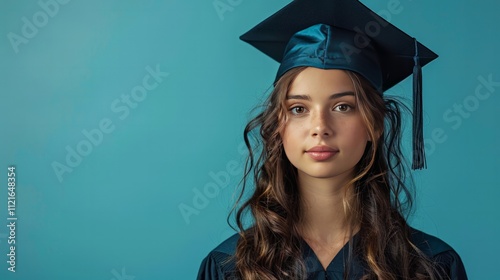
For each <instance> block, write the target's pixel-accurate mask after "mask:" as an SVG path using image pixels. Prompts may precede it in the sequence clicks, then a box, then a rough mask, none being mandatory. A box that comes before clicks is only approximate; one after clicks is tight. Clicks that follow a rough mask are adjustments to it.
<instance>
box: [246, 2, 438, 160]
mask: <svg viewBox="0 0 500 280" xmlns="http://www.w3.org/2000/svg"><path fill="white" fill-rule="evenodd" d="M240 39H241V40H243V41H245V42H247V43H249V44H251V45H253V46H254V47H256V48H257V49H258V50H260V51H261V52H263V53H265V54H266V55H268V56H269V57H271V58H272V59H274V60H276V61H277V62H279V63H280V67H279V69H278V73H277V75H276V80H275V81H277V80H278V79H279V78H280V77H281V76H282V75H283V74H284V73H286V72H287V71H288V70H290V69H292V68H295V67H299V66H310V67H316V68H320V69H344V70H350V71H353V72H356V73H358V74H360V75H362V76H363V77H364V78H366V79H367V80H368V81H369V82H370V83H371V84H372V85H373V86H374V88H376V89H377V90H378V91H379V92H380V93H383V92H385V91H386V90H388V89H390V88H391V87H393V86H394V85H396V84H397V83H399V82H401V81H402V80H404V79H405V78H407V77H408V76H410V75H411V74H413V114H414V116H413V164H412V168H413V169H421V168H424V167H425V166H426V163H425V150H424V143H423V127H422V74H421V67H422V66H424V65H426V64H427V63H429V62H430V61H432V60H434V59H435V58H437V55H436V54H435V53H434V52H432V51H431V50H429V49H428V48H427V47H425V46H424V45H422V44H421V43H419V42H418V41H417V40H416V39H415V38H413V37H410V36H409V35H407V34H406V33H405V32H403V31H402V30H400V29H399V28H397V27H396V26H394V25H392V24H391V23H389V22H388V21H386V20H385V19H384V18H382V17H380V16H378V15H377V14H375V13H374V12H373V11H372V10H370V9H369V8H367V7H366V6H365V5H363V4H362V3H361V2H359V1H358V0H295V1H292V2H291V3H290V4H288V5H287V6H285V7H284V8H282V9H281V10H279V11H278V12H276V13H275V14H273V15H272V16H270V17H268V18H267V19H265V20H264V21H262V22H261V23H259V24H258V25H256V26H255V27H254V28H252V29H251V30H250V31H248V32H247V33H245V34H243V35H242V36H241V37H240Z"/></svg>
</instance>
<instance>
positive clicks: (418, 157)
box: [412, 39, 427, 170]
mask: <svg viewBox="0 0 500 280" xmlns="http://www.w3.org/2000/svg"><path fill="white" fill-rule="evenodd" d="M414 40H415V56H414V57H413V60H414V61H415V66H413V164H412V169H414V170H415V169H422V168H427V164H426V162H425V146H424V128H423V108H422V67H421V66H420V59H419V56H418V42H417V40H416V39H414Z"/></svg>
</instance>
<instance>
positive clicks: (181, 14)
mask: <svg viewBox="0 0 500 280" xmlns="http://www.w3.org/2000/svg"><path fill="white" fill-rule="evenodd" d="M49 2H50V1H48V0H41V2H40V3H49ZM61 2H62V0H61ZM67 2H68V3H66V4H57V5H58V11H57V13H54V16H53V17H50V16H49V17H47V22H46V24H45V25H43V26H41V27H40V28H38V31H37V32H36V34H34V35H33V34H32V35H33V36H32V38H29V39H27V40H28V42H27V43H25V44H24V43H23V44H20V45H19V46H18V52H17V53H16V51H15V47H13V45H12V44H11V42H10V40H9V37H8V34H9V33H10V32H12V33H15V34H17V35H22V28H23V25H24V24H25V22H24V21H23V17H25V18H26V19H27V20H29V21H31V22H33V15H36V13H38V17H39V18H37V20H38V21H39V23H40V21H42V23H43V15H40V11H43V8H42V5H41V4H40V3H39V2H37V1H32V0H30V1H5V0H2V1H1V2H0V22H1V24H0V35H2V39H1V40H0V63H1V64H0V65H1V67H0V77H1V78H0V85H1V86H2V87H1V91H0V92H1V96H2V99H1V102H0V118H1V120H2V121H1V122H0V135H1V136H0V141H1V142H0V186H1V189H0V279H26V280H28V279H29V280H36V279H73V280H80V279H105V280H110V279H112V280H113V279H114V280H121V279H129V280H131V279H135V280H148V279H176V280H177V279H194V278H195V277H196V274H197V270H198V267H199V264H200V262H201V260H202V258H203V257H204V256H206V254H207V253H208V252H209V251H210V250H211V249H213V248H214V246H216V245H217V244H219V243H220V242H221V241H223V240H224V239H225V238H227V237H228V236H229V235H231V234H232V230H231V229H230V228H229V227H228V225H227V224H226V216H227V213H228V212H229V210H230V208H231V206H232V202H233V201H234V200H233V193H234V189H235V186H236V185H237V183H238V182H239V180H240V174H241V167H242V163H243V159H244V155H245V153H244V151H242V149H240V148H241V147H239V146H240V144H241V143H242V131H243V127H244V125H245V123H246V121H247V120H248V118H249V116H250V113H249V112H250V110H251V109H252V108H254V107H255V106H256V105H257V104H259V102H261V101H262V100H263V98H264V97H265V92H266V91H267V90H268V89H269V87H270V85H271V84H272V81H273V79H274V75H275V72H276V70H277V67H278V65H277V64H276V63H275V62H273V61H272V60H271V59H269V58H267V57H265V56H263V55H261V54H260V53H259V52H258V51H256V50H255V49H253V48H252V47H250V46H249V45H246V44H245V43H243V42H241V41H239V40H238V36H239V35H240V34H242V33H243V32H245V31H247V30H248V29H249V28H251V27H252V26H253V25H255V24H256V23H258V22H259V21H260V20H262V19H264V18H266V17H267V16H268V15H270V14H272V13H273V12H275V11H277V10H278V9H279V8H281V7H282V6H284V5H285V4H287V3H288V2H289V1H284V0H278V1H264V0H254V1H248V0H221V1H219V2H216V3H219V4H220V3H222V4H225V5H226V7H228V9H227V10H225V11H224V12H220V13H218V12H217V10H216V9H215V7H214V2H213V1H209V0H205V1H200V0H196V1H153V0H144V1H140V2H139V1H116V0H112V1H95V0H92V1H79V0H72V1H67ZM362 2H363V3H365V4H366V5H367V6H369V7H370V8H372V9H373V10H375V11H377V12H381V11H383V10H388V5H390V4H389V3H391V2H393V0H391V1H389V0H387V1H385V0H384V1H374V0H364V1H362ZM52 3H58V2H53V1H52ZM54 7H55V6H52V8H53V11H54ZM398 7H399V9H400V12H399V13H397V14H392V17H391V22H392V23H394V24H396V25H397V26H398V27H400V28H401V29H403V30H404V31H405V32H407V33H409V34H411V35H412V36H415V37H417V38H418V39H419V41H421V42H422V43H424V44H425V45H427V46H429V47H430V48H431V49H433V50H434V51H436V53H438V54H439V55H440V58H439V59H438V60H436V61H435V62H432V63H431V64H430V65H429V66H427V67H425V68H424V98H425V100H424V104H425V105H424V106H425V107H424V108H425V135H426V138H431V135H432V133H433V131H435V130H438V131H441V134H443V135H442V136H439V137H437V140H439V143H438V141H435V140H436V139H434V140H433V141H428V150H427V154H428V158H427V159H428V169H427V170H424V171H418V172H416V173H415V179H416V183H417V187H418V200H417V202H418V203H417V211H416V213H415V215H414V216H413V218H412V220H411V223H412V225H414V226H416V227H418V228H420V229H422V230H424V231H426V232H428V233H430V234H434V235H437V236H438V237H440V238H442V239H443V240H445V241H446V242H448V243H449V244H450V245H452V246H453V247H454V248H455V249H456V250H457V251H458V252H459V254H460V255H461V257H462V259H463V261H464V263H465V265H466V268H467V271H468V274H469V278H470V279H496V278H497V277H498V275H497V272H496V271H497V268H498V265H500V258H499V257H498V252H499V251H500V244H499V241H498V240H499V239H498V237H499V236H500V225H499V221H500V211H498V209H497V207H496V206H497V205H498V201H497V200H498V197H500V188H499V187H500V185H499V183H498V179H497V178H498V176H497V175H498V167H499V166H500V148H499V147H498V144H499V140H498V139H500V123H499V114H498V108H499V105H500V86H495V87H492V90H493V91H492V92H491V94H490V95H489V97H487V98H486V99H484V100H479V102H478V104H476V105H478V106H477V108H473V110H470V112H467V111H466V113H468V114H466V115H464V116H460V115H459V114H458V113H452V114H451V115H449V116H451V117H454V118H455V119H454V121H452V122H450V121H449V120H448V121H447V120H446V119H445V118H444V117H443V114H445V112H446V111H447V110H450V109H451V110H453V106H454V104H463V103H464V101H465V102H473V97H472V96H474V92H475V89H476V87H477V86H478V85H480V82H479V80H478V78H479V77H481V76H482V77H485V78H488V76H489V75H491V77H492V78H491V79H492V80H493V81H500V68H499V66H498V65H499V62H500V61H499V57H500V56H499V55H498V50H499V49H500V38H499V37H498V19H497V11H498V9H499V8H500V3H499V2H498V1H494V0H484V1H471V0H458V1H431V0H425V1H424V0H421V1H411V0H400V1H399V6H398ZM147 66H150V67H151V68H153V69H155V68H156V67H159V69H160V70H161V72H168V73H169V75H168V77H164V78H163V80H162V81H161V82H160V83H158V86H157V87H156V88H155V89H153V90H150V91H148V92H147V95H146V97H145V98H144V100H142V101H141V102H137V104H136V107H135V108H129V114H128V115H127V116H126V117H124V115H123V114H124V111H121V112H120V113H117V112H115V111H116V110H115V111H113V109H112V104H113V103H114V102H118V103H117V104H119V105H120V106H125V103H123V102H121V101H120V98H121V96H122V95H130V94H131V91H132V89H133V88H134V87H136V86H138V85H141V84H142V81H143V78H144V77H145V76H147V75H148V71H147V70H146V69H145V68H146V67H147ZM154 81H155V80H151V83H153V82H154ZM410 89H411V82H410V80H409V79H407V80H405V82H403V83H402V84H400V85H398V86H396V87H395V88H393V89H392V90H391V93H392V94H399V95H405V96H406V95H407V93H409V92H410ZM486 92H487V91H485V93H486ZM115 100H118V101H115ZM471 100H472V101H471ZM470 104H472V105H475V104H473V103H470ZM470 104H469V108H471V107H470V106H471V105H470ZM115 109H116V108H115ZM120 117H122V118H120ZM103 119H108V120H109V122H111V125H112V127H114V130H113V131H112V132H110V133H104V134H103V137H102V140H101V141H100V142H99V141H97V142H98V144H97V145H92V150H91V151H90V152H88V155H87V156H84V157H82V160H81V162H80V163H79V164H76V166H75V167H74V168H72V172H71V173H70V172H67V173H64V174H63V175H62V181H60V180H59V179H58V177H57V175H56V173H55V172H54V169H53V167H52V164H53V162H59V163H61V164H66V159H65V158H66V156H67V154H68V151H67V150H66V147H67V146H69V147H70V148H72V149H76V147H77V145H79V144H80V143H81V142H82V141H86V137H85V136H84V134H83V133H82V131H83V130H87V131H92V130H95V129H98V128H99V123H100V122H101V121H102V120H103ZM458 121H460V124H458ZM407 132H409V131H407ZM97 142H96V143H97ZM431 142H432V143H434V144H435V145H434V146H432V144H431ZM81 145H84V144H81ZM9 165H15V166H16V171H17V174H16V175H17V184H18V185H17V189H16V190H17V205H16V212H17V217H18V221H17V227H16V230H17V234H16V238H17V240H16V241H17V244H16V245H17V247H16V248H17V250H16V256H17V259H16V272H15V273H11V272H9V271H7V267H8V265H7V263H6V261H7V256H6V254H7V253H8V247H7V235H8V233H9V232H8V228H7V227H6V224H7V167H8V166H9ZM226 174H227V177H226ZM224 185H227V186H224ZM204 188H206V189H207V190H208V194H209V196H210V197H206V200H203V199H200V197H199V195H196V193H197V191H201V192H203V191H204ZM193 200H196V201H193ZM194 202H197V203H198V205H194V204H193V203H194ZM185 206H190V207H195V206H199V207H197V208H193V209H194V210H195V211H196V214H192V215H191V216H189V217H187V218H186V219H185V217H183V215H182V214H181V211H180V208H179V207H181V208H182V207H185ZM4 224H5V225H4Z"/></svg>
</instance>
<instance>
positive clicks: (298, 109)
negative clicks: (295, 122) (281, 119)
mask: <svg viewBox="0 0 500 280" xmlns="http://www.w3.org/2000/svg"><path fill="white" fill-rule="evenodd" d="M290 112H292V114H293V115H300V114H303V113H305V112H306V108H304V107H302V106H295V107H293V108H291V109H290Z"/></svg>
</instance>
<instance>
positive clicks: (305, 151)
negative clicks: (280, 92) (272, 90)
mask: <svg viewBox="0 0 500 280" xmlns="http://www.w3.org/2000/svg"><path fill="white" fill-rule="evenodd" d="M285 106H286V109H287V116H286V123H285V127H284V130H283V131H282V132H281V137H282V140H283V146H284V149H285V153H286V155H287V157H288V159H289V160H290V162H291V163H292V164H293V165H294V166H295V167H296V168H297V171H298V175H299V178H302V179H305V178H306V177H314V178H325V179H327V178H333V177H337V176H342V177H344V178H345V177H346V176H348V177H352V176H353V175H354V174H353V170H354V167H355V166H356V164H357V163H358V162H359V161H360V159H361V157H362V155H363V152H364V150H365V147H366V144H367V142H368V140H369V138H368V132H367V129H366V127H365V125H364V123H363V120H362V118H361V115H360V113H359V111H358V108H357V104H356V97H355V93H354V86H353V84H352V81H351V79H350V78H349V76H348V75H347V73H345V72H344V71H343V70H323V69H318V68H312V67H308V68H306V69H304V70H303V71H302V72H300V73H299V74H298V76H297V77H296V78H295V80H294V81H293V82H292V84H291V86H290V88H289V91H288V93H287V95H286V100H285Z"/></svg>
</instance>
